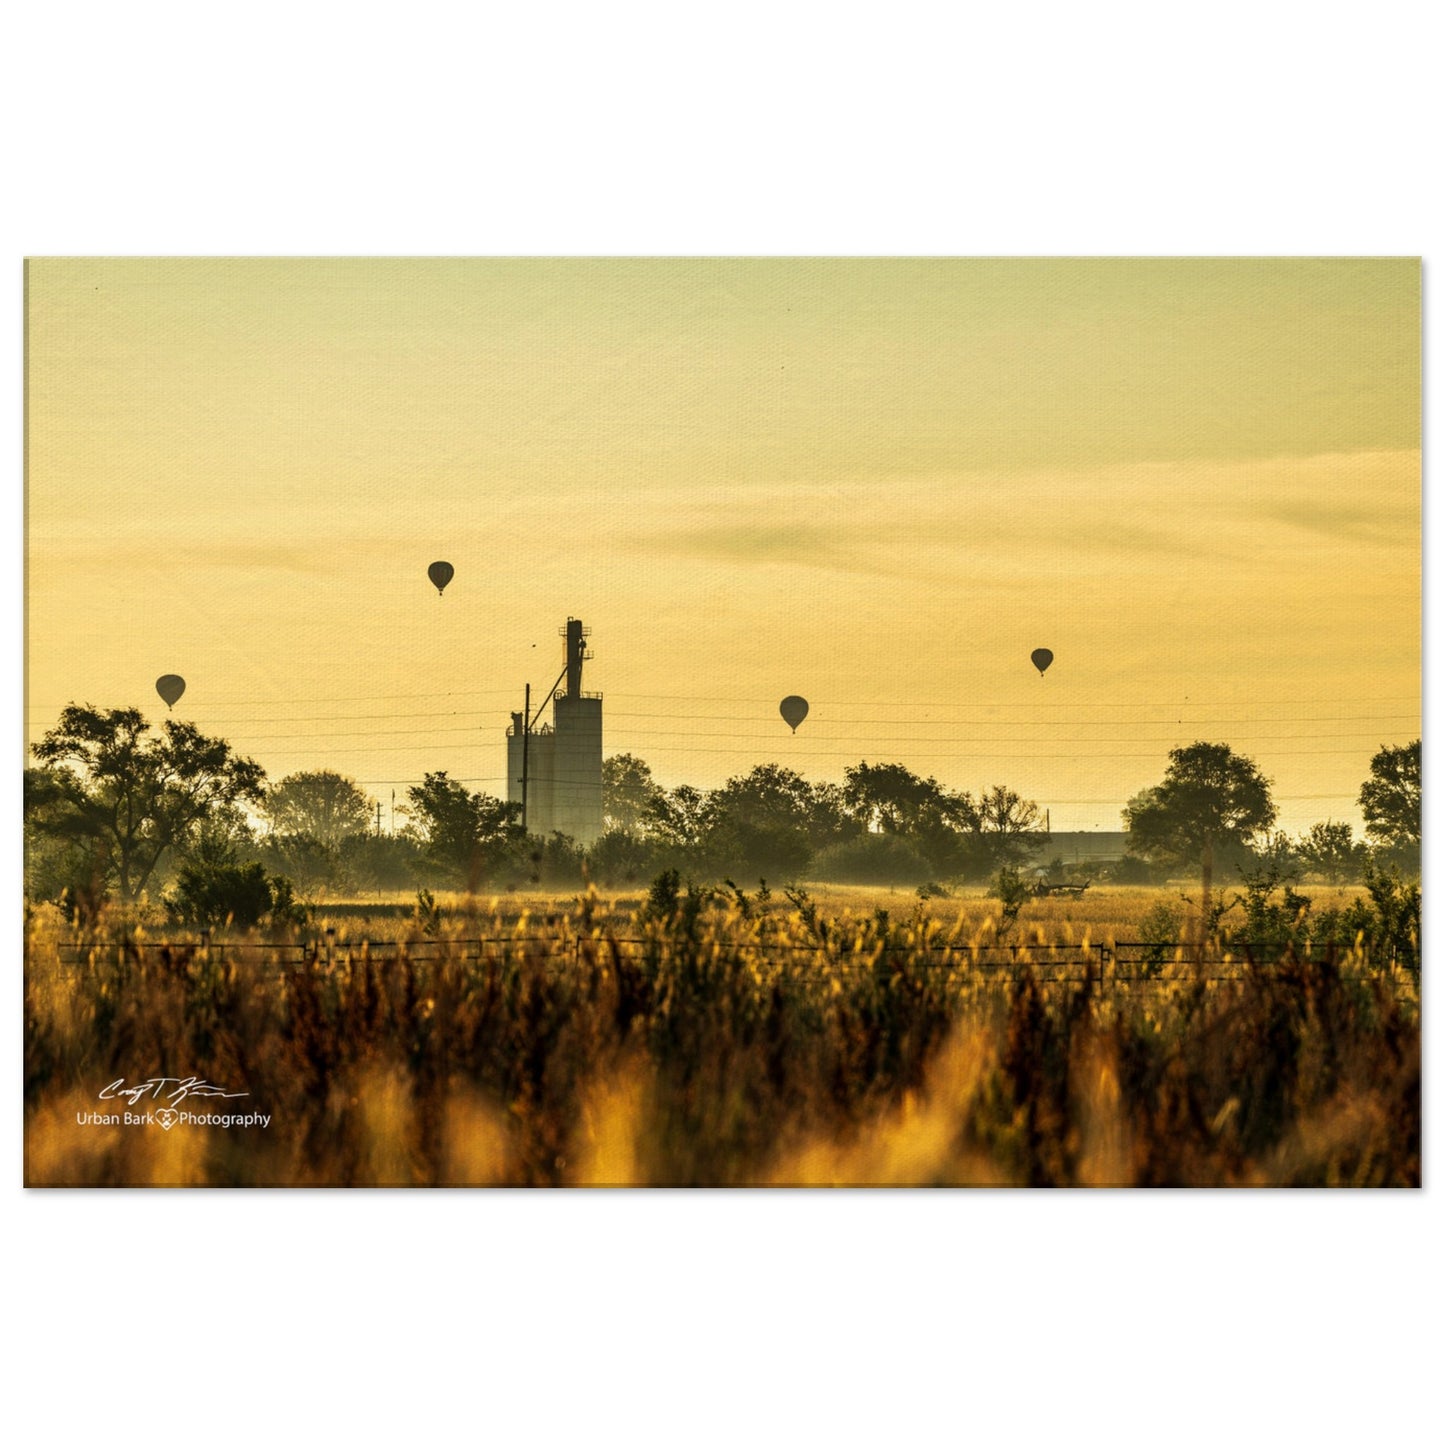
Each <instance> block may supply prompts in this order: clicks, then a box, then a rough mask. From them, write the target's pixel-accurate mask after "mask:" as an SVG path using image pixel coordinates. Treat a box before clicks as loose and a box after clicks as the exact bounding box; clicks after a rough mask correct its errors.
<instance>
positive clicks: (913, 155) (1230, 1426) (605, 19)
mask: <svg viewBox="0 0 1445 1445" xmlns="http://www.w3.org/2000/svg"><path fill="white" fill-rule="evenodd" d="M1427 14H1428V11H1427V9H1426V7H1425V6H1424V5H1417V4H1396V3H1375V4H1373V5H1371V6H1369V7H1366V8H1363V9H1359V8H1352V9H1350V10H1348V11H1346V10H1333V9H1331V8H1328V7H1321V6H1319V5H1305V4H1267V3H1260V0H1255V3H1252V4H1240V3H1233V0H1231V3H1222V4H1221V3H1216V4H1214V5H1211V6H1208V7H1199V8H1181V7H1169V8H1166V7H1162V6H1159V5H1157V4H1150V5H1145V4H1094V5H1091V6H1083V5H1076V4H1075V5H1064V4H1015V5H1012V6H1009V7H1003V6H997V7H994V6H991V7H988V8H986V9H974V8H971V7H968V6H965V5H957V4H955V5H946V6H945V5H938V6H930V5H919V4H906V3H894V4H891V5H888V6H886V7H876V8H870V9H866V10H865V9H858V10H847V9H845V8H844V7H841V6H837V5H832V6H823V5H816V4H808V5H782V4H777V3H773V4H768V5H762V4H755V3H748V4H733V5H730V6H727V7H715V8H705V9H702V8H691V7H682V6H677V5H661V4H657V5H639V4H631V5H627V4H614V5H609V6H603V5H590V6H582V5H573V4H566V5H563V4H550V5H533V6H530V7H523V6H506V7H497V8H493V7H487V6H482V5H476V4H473V5H465V6H463V5H456V6H452V5H437V4H427V3H413V4H410V5H407V6H405V7H395V8H391V7H387V8H382V7H379V6H368V5H365V4H361V3H353V4H351V5H347V6H341V5H303V4H298V3H296V0H292V3H289V4H284V5H283V4H275V3H260V4H252V5H249V6H247V7H237V8H235V9H233V10H218V9H213V8H210V7H201V6H197V5H195V4H194V3H193V0H192V3H189V4H179V3H171V4H144V3H141V4H136V5H129V6H115V5H106V6H101V5H97V4H72V5H68V6H54V7H40V6H27V7H23V9H20V10H18V11H17V10H15V9H12V11H11V12H9V18H8V19H7V21H6V22H5V26H6V32H7V33H6V35H5V36H4V37H3V44H0V52H3V54H4V56H5V59H4V60H3V62H0V63H3V65H4V67H5V74H4V75H3V76H0V98H3V99H0V104H3V107H4V116H3V118H4V122H5V123H4V134H5V136H6V152H7V165H6V171H5V175H6V180H5V199H6V201H7V202H8V209H9V220H8V222H7V223H6V227H5V230H6V244H5V246H4V250H3V255H4V259H5V264H6V266H7V267H8V277H9V284H8V286H7V287H6V288H5V289H4V304H5V305H6V307H7V319H8V321H9V323H10V325H9V332H8V334H9V336H10V338H11V340H10V346H9V348H8V351H7V353H6V354H7V356H8V357H9V359H10V363H11V379H12V385H11V387H10V389H9V392H8V396H9V405H8V406H7V407H6V408H5V416H6V420H7V424H8V426H9V427H10V433H9V435H10V438H11V446H10V449H9V451H8V454H7V455H8V457H9V459H10V460H9V466H8V467H7V476H8V477H9V479H10V484H9V488H8V490H7V491H6V493H5V509H6V510H5V515H6V517H7V518H8V519H9V521H10V522H11V524H12V527H11V529H9V530H7V532H6V536H5V545H6V548H7V560H8V562H9V566H8V567H7V568H6V569H5V573H4V579H5V580H4V583H3V586H4V588H5V593H6V597H7V599H8V602H9V611H8V619H9V625H8V627H7V629H6V632H5V636H6V639H7V641H8V642H9V644H10V647H11V648H12V651H13V663H12V667H11V670H10V677H11V679H12V683H13V685H14V686H15V688H16V692H15V697H16V701H15V704H14V705H13V706H12V707H11V708H10V709H9V710H7V711H6V713H5V714H4V726H5V728H6V730H7V736H8V737H9V739H10V746H11V751H10V754H9V756H10V757H11V759H12V766H11V768H10V769H7V770H5V771H4V775H3V786H4V788H5V790H6V791H5V803H6V819H7V824H8V827H7V832H6V859H7V863H8V865H9V867H8V874H7V877H8V883H9V889H8V892H7V897H9V898H10V899H11V900H13V901H14V902H15V903H16V904H17V907H16V909H15V912H14V913H12V914H11V917H12V919H13V920H14V932H13V933H12V935H11V937H12V939H13V940H14V941H15V943H16V944H18V935H19V926H18V922H19V920H18V913H19V910H18V900H19V897H20V882H19V868H20V864H19V805H18V776H19V768H18V766H15V764H16V763H17V762H18V760H19V757H20V755H21V742H20V708H19V693H18V686H19V679H20V675H21V668H22V655H21V648H22V635H21V634H22V629H21V607H22V586H21V561H22V553H21V542H20V526H21V491H20V474H21V378H22V373H21V354H22V351H21V335H22V314H21V306H20V298H21V289H20V288H21V259H22V258H23V257H24V256H25V255H37V254H65V253H80V254H95V253H117V254H128V253H129V254H135V253H163V254H184V253H210V254H217V253H220V254H225V253H233V254H335V253H350V254H398V253H405V254H438V253H451V254H458V253H460V254H477V253H487V254H531V253H554V254H555V253H564V254H574V253H632V254H656V253H689V254H696V253H720V252H725V253H743V254H747V253H752V254H756V253H773V254H776V253H790V254H809V253H819V252H827V253H848V254H897V253H915V254H916V253H926V254H951V255H952V254H966V255H977V254H1002V255H1031V254H1118V253H1129V254H1149V253H1175V254H1177V253H1193V254H1241V253H1246V254H1291V253H1294V254H1298V253H1309V254H1314V253H1328V254H1411V255H1418V254H1423V255H1425V256H1426V258H1427V264H1428V262H1429V261H1430V260H1433V259H1434V254H1433V253H1435V251H1436V248H1437V246H1438V245H1439V243H1440V240H1441V228H1440V219H1441V215H1440V201H1439V195H1440V184H1439V157H1438V153H1437V150H1438V147H1437V145H1436V144H1435V143H1437V142H1438V139H1439V119H1440V117H1439V106H1438V103H1436V102H1435V101H1434V100H1433V97H1435V96H1436V95H1437V94H1438V89H1439V76H1438V73H1436V71H1435V69H1434V67H1435V66H1436V65H1438V59H1437V57H1438V49H1437V47H1436V46H1434V45H1433V44H1432V43H1430V39H1429V36H1428V34H1427V32H1426V30H1425V28H1424V26H1425V18H1426V16H1427ZM1427 282H1428V278H1427ZM1428 301H1429V298H1428V294H1427V317H1428V315H1429V314H1430V312H1431V310H1432V309H1433V308H1432V307H1430V306H1429V304H1428ZM1428 331H1429V327H1428V325H1427V334H1428ZM1427 396H1428V400H1429V403H1430V405H1429V410H1428V414H1429V415H1430V416H1438V405H1437V402H1438V387H1437V386H1435V385H1434V384H1433V383H1432V384H1431V385H1430V386H1429V389H1428V392H1427ZM1427 500H1428V499H1427ZM1434 510H1435V509H1434V508H1433V507H1431V506H1428V505H1427V509H1426V516H1427V538H1432V539H1433V534H1434V532H1435V527H1434V521H1435V517H1434ZM1430 550H1431V551H1434V550H1437V549H1435V548H1433V547H1431V548H1430ZM1432 590H1433V589H1432ZM1430 620H1431V619H1430V618H1428V617H1427V624H1428V623H1429V621H1430ZM1431 633H1432V635H1433V629H1431ZM1431 711H1432V712H1433V709H1432V710H1431ZM1429 811H1430V813H1431V826H1430V829H1429V831H1430V834H1431V836H1432V837H1433V833H1434V828H1433V819H1434V816H1435V813H1436V811H1437V810H1435V809H1431V810H1429ZM1434 856H1435V855H1434V850H1433V849H1432V850H1431V859H1432V861H1433V858H1434ZM1437 873H1438V869H1437V868H1435V867H1433V866H1431V867H1430V868H1429V869H1428V872H1427V891H1428V892H1429V894H1430V902H1431V904H1432V905H1433V902H1434V897H1435V889H1434V886H1433V884H1434V882H1435V878H1436V875H1437ZM1432 911H1433V910H1432ZM1432 933H1433V930H1432ZM10 960H11V969H12V972H11V983H10V986H9V989H8V991H7V994H6V997H7V999H8V1001H9V1003H10V1006H11V1007H10V1011H9V1015H8V1020H7V1028H6V1029H5V1030H4V1037H3V1046H4V1049H5V1056H6V1060H7V1062H8V1064H9V1069H8V1072H7V1075H6V1076H7V1077H9V1078H10V1079H11V1080H12V1086H13V1087H15V1088H16V1089H17V1096H16V1101H15V1104H14V1107H12V1108H11V1109H10V1110H7V1111H6V1114H5V1118H4V1125H3V1126H4V1130H5V1141H6V1146H7V1147H6V1150H5V1158H6V1160H7V1161H8V1168H9V1179H8V1180H7V1181H6V1188H5V1191H4V1194H3V1198H4V1200H5V1208H6V1215H7V1217H6V1219H5V1221H4V1230H3V1235H0V1238H3V1239H4V1241H5V1243H4V1249H5V1253H6V1267H5V1272H4V1277H5V1279H6V1281H7V1284H6V1288H5V1291H4V1294H5V1308H6V1310H7V1312H8V1313H10V1314H11V1315H12V1316H13V1317H14V1319H13V1326H14V1329H15V1330H16V1331H17V1333H16V1334H15V1335H14V1336H13V1338H14V1339H15V1340H16V1341H18V1343H17V1344H15V1345H13V1346H12V1351H11V1353H10V1356H9V1359H8V1362H7V1363H8V1364H9V1365H10V1367H11V1378H12V1379H13V1380H14V1381H15V1382H16V1384H15V1385H14V1386H13V1387H12V1389H11V1391H10V1392H8V1393H7V1396H6V1401H7V1409H6V1413H7V1414H8V1415H9V1416H11V1417H12V1419H13V1421H14V1423H15V1424H16V1425H19V1426H21V1428H23V1429H26V1435H25V1437H23V1438H29V1435H30V1433H31V1432H34V1433H35V1434H37V1435H38V1436H40V1437H41V1438H53V1439H60V1440H86V1439H95V1440H100V1441H105V1442H114V1441H125V1440H147V1441H151V1440H161V1439H167V1438H176V1437H180V1436H186V1437H190V1438H198V1439H206V1440H232V1439H237V1440H241V1439H247V1440H249V1439H254V1438H257V1437H261V1438H278V1439H285V1440H289V1439H294V1438H303V1437H308V1438H309V1437H316V1438H327V1439H331V1438H337V1439H373V1438H375V1439H410V1438H413V1437H415V1438H420V1439H426V1438H429V1437H432V1436H434V1435H438V1434H441V1433H443V1432H445V1433H446V1434H447V1435H448V1436H451V1435H453V1434H462V1435H465V1436H468V1437H479V1438H485V1439H487V1440H508V1439H512V1438H526V1439H529V1440H531V1439H537V1438H541V1439H549V1440H550V1439H566V1440H573V1439H577V1440H582V1439H590V1438H594V1437H600V1438H612V1437H613V1436H618V1437H623V1438H629V1439H647V1440H693V1439H697V1438H701V1439H709V1440H711V1439H716V1440H735V1439H744V1440H745V1439H750V1438H753V1437H762V1438H767V1439H772V1438H784V1437H798V1438H802V1437H806V1438H824V1439H829V1440H836V1439H840V1438H841V1439H860V1440H864V1439H866V1440H870V1441H887V1440H891V1439H894V1438H899V1439H906V1438H909V1437H917V1436H919V1435H920V1434H923V1435H931V1434H932V1433H933V1432H935V1431H936V1432H946V1433H947V1434H949V1435H952V1436H965V1437H967V1438H969V1439H983V1440H992V1439H1009V1440H1034V1439H1039V1438H1048V1437H1063V1438H1068V1439H1075V1438H1083V1439H1094V1438H1099V1439H1108V1440H1111V1441H1117V1440H1134V1439H1139V1440H1151V1441H1153V1440H1169V1441H1177V1440H1209V1441H1225V1440H1228V1441H1237V1440H1270V1441H1277V1440H1281V1439H1285V1438H1308V1439H1313V1440H1358V1439H1361V1438H1367V1437H1369V1438H1386V1437H1389V1436H1390V1435H1392V1434H1394V1433H1395V1432H1397V1431H1408V1432H1409V1433H1410V1434H1411V1435H1412V1436H1413V1435H1418V1434H1419V1433H1421V1432H1422V1427H1424V1426H1425V1424H1426V1423H1427V1421H1428V1419H1429V1418H1430V1416H1429V1414H1427V1406H1428V1404H1429V1403H1430V1402H1431V1401H1432V1399H1435V1398H1437V1397H1438V1390H1437V1389H1436V1388H1435V1387H1432V1384H1431V1374H1432V1372H1433V1367H1437V1366H1438V1363H1439V1355H1440V1351H1439V1334H1440V1332H1439V1329H1438V1324H1437V1322H1438V1319H1439V1317H1440V1301H1441V1284H1442V1279H1441V1259H1440V1244H1439V1238H1440V1233H1441V1223H1442V1221H1441V1217H1440V1209H1439V1191H1438V1189H1434V1190H1431V1189H1428V1188H1427V1189H1426V1190H1425V1191H1417V1192H1414V1193H1391V1194H1380V1195H1373V1196H1360V1195H1355V1194H1348V1193H1334V1194H1323V1193H1321V1194H1304V1193H1300V1194H1293V1193H1284V1192H1279V1193H1273V1194H1268V1195H1244V1194H1206V1193H1197V1194H1186V1193H1179V1194H1147V1193H1142V1192H1140V1193H1133V1194H1109V1193H1101V1194H1085V1193H1075V1194H1070V1195H1059V1196H1050V1195H1044V1194H1028V1193H1024V1192H1017V1193H1007V1192H999V1193H989V1192H971V1193H961V1192H960V1193H947V1194H945V1193H937V1194H925V1193H896V1194H885V1193H875V1192H863V1191H859V1192H852V1193H834V1194H814V1193H802V1192H800V1193H773V1194H732V1195H726V1194H714V1193H693V1194H686V1195H681V1194H662V1193H654V1194H647V1193H594V1194H582V1193H574V1194H569V1195H553V1196H544V1195H541V1194H526V1193H491V1194H485V1193H465V1192H455V1193H449V1194H427V1193H423V1192H419V1191H418V1192H414V1193H380V1192H376V1193H366V1192H357V1193H345V1192H339V1191H338V1192H333V1193H317V1194H305V1193H301V1192H282V1193H276V1194H261V1193H248V1192H239V1191H238V1192H223V1191H217V1192H215V1193H208V1192H202V1191H176V1192H155V1193H144V1192H140V1191H137V1192H133V1193H120V1192H118V1193H114V1194H109V1193H95V1194H90V1193H81V1192H63V1191H56V1192H44V1191H33V1192H30V1193H25V1192H24V1191H22V1190H21V1188H20V1178H21V1142H20V1121H21V1111H20V1107H19V1099H18V1085H19V1078H20V1067H19V1060H18V1058H17V1057H16V1052H17V1046H18V1040H19V1038H20V1030H21V1024H20V1017H19V1014H20V987H19V972H20V963H19V949H18V947H15V948H14V949H13V950H12V952H11V954H10ZM1434 962H1435V960H1434V959H1433V957H1432V958H1431V959H1430V960H1429V961H1428V962H1427V964H1426V968H1427V971H1431V966H1432V964H1433V963H1434ZM1435 1033H1438V1030H1433V1029H1432V1030H1430V1031H1429V1034H1430V1035H1433V1034H1435ZM1429 1042H1430V1040H1429V1037H1428V1036H1427V1060H1428V1059H1431V1058H1433V1052H1432V1050H1431V1049H1430V1047H1429ZM1428 1078H1429V1081H1430V1082H1431V1083H1432V1084H1433V1079H1434V1071H1433V1070H1430V1071H1429V1073H1428ZM1438 1093H1439V1091H1438V1089H1436V1088H1433V1087H1431V1088H1430V1089H1429V1090H1428V1091H1427V1099H1426V1106H1427V1115H1426V1118H1427V1138H1426V1151H1427V1152H1426V1179H1427V1183H1428V1182H1429V1181H1431V1180H1432V1178H1433V1173H1434V1171H1433V1169H1432V1168H1431V1165H1432V1163H1433V1161H1434V1160H1435V1159H1436V1158H1437V1157H1438V1154H1437V1148H1436V1146H1437V1144H1438V1136H1439V1130H1438V1128H1436V1127H1434V1125H1435V1122H1436V1120H1437V1118H1438V1109H1437V1107H1436V1105H1437V1103H1438ZM1434 1414H1435V1418H1436V1419H1437V1420H1438V1418H1439V1409H1438V1407H1437V1408H1436V1410H1435V1412H1434ZM7 1423H10V1422H7ZM27 1427H28V1428H27Z"/></svg>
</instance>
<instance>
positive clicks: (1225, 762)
mask: <svg viewBox="0 0 1445 1445" xmlns="http://www.w3.org/2000/svg"><path fill="white" fill-rule="evenodd" d="M1274 819H1275V807H1274V803H1273V802H1272V801H1271V799H1270V796H1269V780H1268V779H1267V778H1265V777H1264V776H1263V774H1261V772H1260V771H1259V769H1258V768H1257V767H1256V766H1255V764H1254V763H1253V762H1252V761H1251V760H1250V759H1249V758H1245V757H1241V756H1239V754H1237V753H1235V752H1234V750H1233V749H1232V748H1230V747H1229V746H1228V745H1227V744H1225V743H1191V744H1190V745H1189V746H1188V747H1184V748H1173V749H1171V750H1170V753H1169V767H1168V770H1167V771H1166V772H1165V774H1164V780H1163V782H1161V783H1160V784H1159V785H1158V786H1157V787H1153V788H1147V789H1145V791H1143V792H1142V793H1139V794H1137V795H1136V796H1135V797H1134V798H1132V799H1131V800H1130V802H1129V804H1128V806H1127V807H1125V809H1124V823H1125V825H1126V826H1127V828H1128V829H1129V849H1130V851H1131V852H1133V853H1139V854H1141V855H1143V856H1144V857H1147V858H1158V859H1164V860H1169V861H1176V862H1182V861H1183V860H1184V859H1186V858H1190V857H1194V858H1198V859H1199V863H1200V872H1201V875H1202V889H1201V891H1202V893H1203V905H1202V908H1203V916H1204V918H1205V919H1208V918H1209V916H1210V907H1211V897H1210V894H1211V889H1212V886H1213V881H1214V858H1215V849H1216V848H1217V847H1219V846H1220V845H1221V844H1225V843H1238V844H1241V845H1245V846H1247V845H1248V844H1249V843H1250V841H1251V840H1252V839H1253V838H1255V837H1256V836H1257V835H1258V834H1259V833H1261V832H1262V831H1264V830H1265V829H1266V828H1268V827H1269V826H1270V825H1271V824H1272V823H1273V822H1274Z"/></svg>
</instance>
